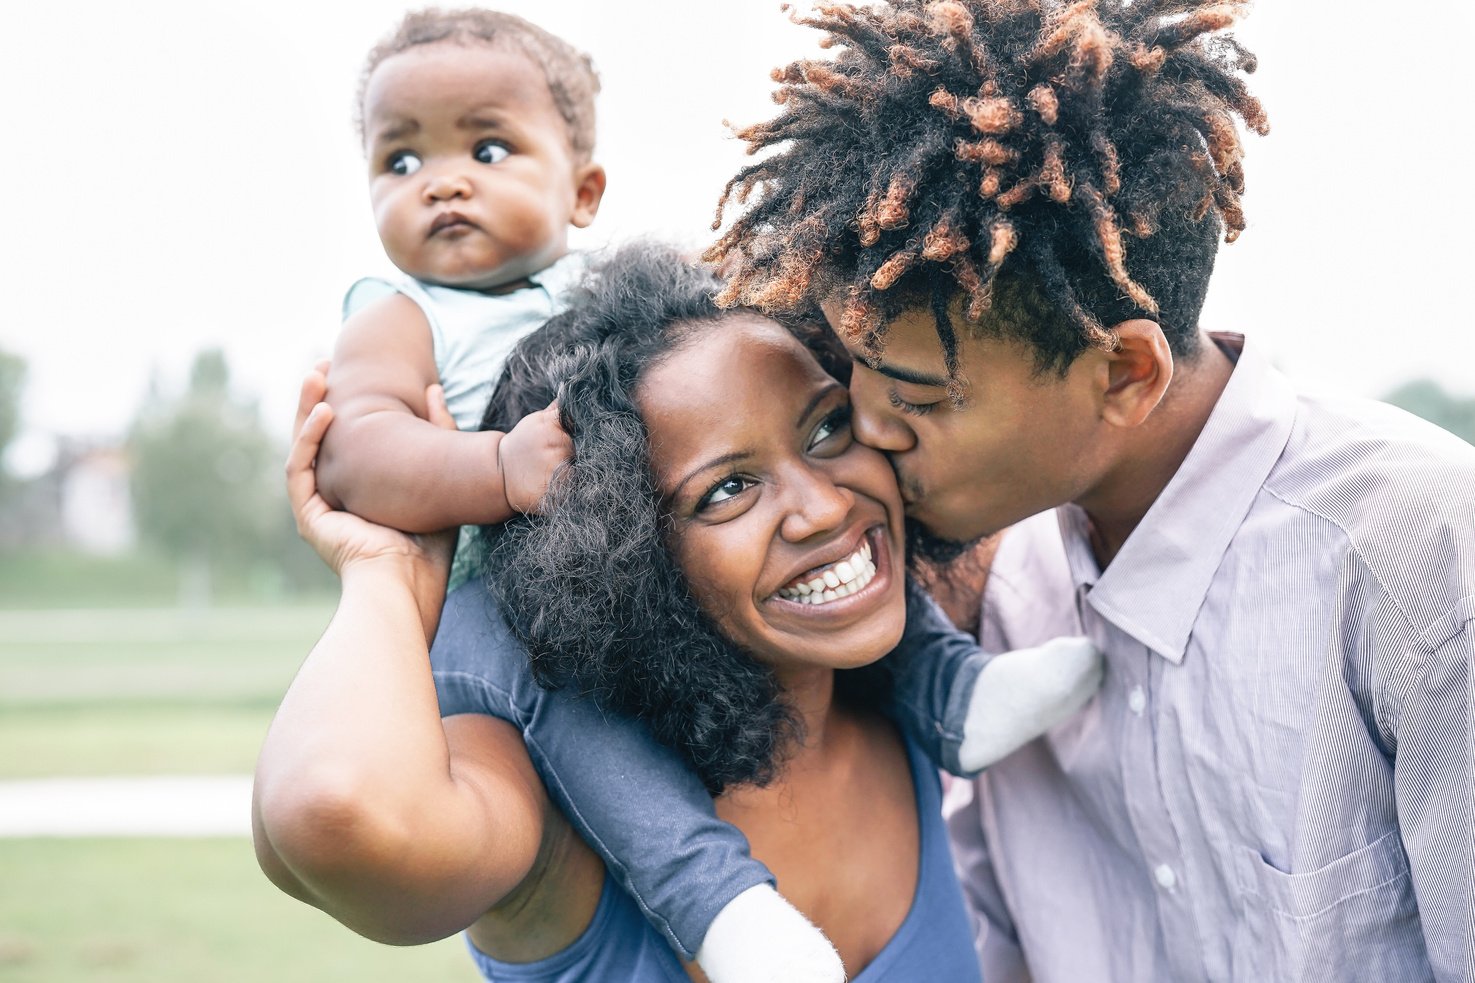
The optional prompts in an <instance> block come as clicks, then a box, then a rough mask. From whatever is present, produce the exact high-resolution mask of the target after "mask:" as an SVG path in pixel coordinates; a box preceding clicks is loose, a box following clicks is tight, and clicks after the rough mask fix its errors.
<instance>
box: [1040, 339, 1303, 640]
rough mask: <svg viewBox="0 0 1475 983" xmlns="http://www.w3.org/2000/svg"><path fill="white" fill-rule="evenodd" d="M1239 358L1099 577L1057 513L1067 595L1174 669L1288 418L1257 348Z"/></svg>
mask: <svg viewBox="0 0 1475 983" xmlns="http://www.w3.org/2000/svg"><path fill="white" fill-rule="evenodd" d="M1214 338H1215V339H1216V340H1217V341H1221V342H1223V343H1225V344H1227V345H1229V346H1231V347H1233V346H1236V345H1239V346H1242V350H1241V353H1240V356H1239V360H1238V362H1237V363H1236V364H1235V367H1234V371H1233V373H1232V374H1231V375H1230V377H1229V382H1228V384H1227V385H1226V386H1225V387H1224V392H1223V393H1221V394H1220V396H1219V400H1218V402H1217V403H1216V404H1215V405H1214V409H1213V412H1212V413H1210V414H1209V419H1208V422H1207V423H1206V424H1205V425H1204V429H1203V432H1202V433H1200V434H1199V437H1198V440H1196V441H1195V442H1194V444H1193V448H1192V449H1191V450H1190V451H1189V452H1188V456H1187V457H1186V458H1185V459H1184V461H1183V464H1182V465H1181V466H1180V467H1179V468H1178V471H1177V473H1176V474H1174V475H1173V478H1172V480H1171V481H1169V482H1168V484H1167V487H1165V488H1164V489H1163V491H1162V493H1161V494H1159V495H1158V497H1157V500H1156V501H1154V502H1153V504H1152V507H1151V508H1149V509H1148V511H1147V515H1145V516H1144V517H1143V519H1142V521H1141V522H1140V523H1139V524H1138V525H1137V528H1136V529H1134V530H1133V531H1132V533H1131V535H1130V536H1128V537H1127V541H1126V542H1125V543H1124V544H1122V548H1121V551H1120V552H1118V553H1117V555H1116V557H1115V558H1113V559H1112V561H1111V562H1110V563H1109V564H1107V567H1106V570H1105V571H1102V570H1100V568H1099V567H1098V566H1097V565H1096V559H1095V556H1094V555H1093V553H1092V552H1091V545H1090V538H1089V531H1090V523H1089V520H1088V519H1087V518H1086V514H1085V512H1084V511H1083V510H1082V509H1081V508H1080V507H1079V506H1075V505H1068V506H1065V507H1063V508H1061V509H1060V510H1059V514H1060V532H1061V537H1062V538H1063V539H1064V541H1065V550H1066V556H1067V558H1068V560H1069V562H1070V568H1071V574H1072V576H1073V577H1074V578H1075V582H1076V585H1077V587H1078V588H1079V587H1085V588H1088V589H1089V590H1088V593H1087V597H1086V601H1087V603H1089V604H1090V605H1091V607H1093V608H1095V609H1096V611H1097V612H1098V613H1100V614H1101V615H1102V617H1104V618H1106V619H1107V620H1109V621H1111V622H1112V623H1113V624H1115V625H1116V626H1117V627H1119V628H1121V629H1122V630H1123V631H1125V632H1127V633H1128V634H1130V635H1132V637H1134V638H1136V639H1138V640H1139V641H1141V642H1142V643H1143V644H1145V645H1146V646H1147V647H1148V648H1150V649H1152V650H1153V651H1154V652H1157V653H1158V654H1159V655H1161V656H1162V657H1163V658H1165V659H1167V660H1168V661H1170V662H1173V663H1180V662H1182V661H1183V654H1184V652H1185V651H1186V649H1187V648H1188V639H1189V636H1190V635H1191V634H1192V632H1193V624H1194V621H1196V620H1197V618H1198V611H1199V608H1200V607H1202V605H1203V601H1204V597H1205V596H1206V595H1207V594H1208V591H1209V586H1210V584H1211V583H1212V582H1213V579H1214V573H1215V572H1216V571H1217V570H1218V568H1219V563H1220V561H1221V560H1222V559H1223V558H1224V552H1225V550H1227V549H1228V548H1229V543H1230V541H1231V540H1232V539H1233V538H1234V534H1235V533H1236V532H1237V531H1238V530H1239V527H1240V525H1241V524H1242V523H1243V522H1244V518H1245V516H1246V515H1247V514H1248V513H1249V510H1250V506H1251V505H1252V504H1253V502H1254V500H1255V496H1256V495H1257V494H1258V493H1259V491H1260V488H1261V486H1262V485H1263V484H1264V483H1265V479H1266V478H1267V477H1268V476H1269V475H1270V470H1271V468H1273V467H1274V466H1275V462H1276V461H1278V460H1279V459H1280V455H1281V452H1282V451H1284V450H1285V446H1286V441H1288V440H1289V439H1290V435H1291V427H1292V425H1293V424H1294V422H1295V417H1296V395H1295V392H1294V391H1293V390H1292V389H1291V386H1290V383H1289V382H1287V381H1286V379H1285V377H1284V376H1282V375H1281V374H1280V373H1279V372H1277V371H1275V369H1274V368H1272V367H1271V365H1270V364H1269V362H1268V360H1267V359H1266V358H1265V356H1264V354H1263V353H1262V352H1261V351H1260V349H1259V347H1258V346H1257V345H1255V344H1252V343H1250V342H1248V341H1246V340H1245V338H1244V337H1243V336H1241V335H1228V334H1222V335H1214Z"/></svg>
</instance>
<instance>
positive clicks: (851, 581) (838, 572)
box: [778, 542, 876, 604]
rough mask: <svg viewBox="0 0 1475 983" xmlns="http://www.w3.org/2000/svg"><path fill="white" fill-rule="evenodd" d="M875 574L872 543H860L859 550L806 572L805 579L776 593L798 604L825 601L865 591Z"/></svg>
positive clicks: (822, 602) (821, 602)
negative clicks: (818, 568)
mask: <svg viewBox="0 0 1475 983" xmlns="http://www.w3.org/2000/svg"><path fill="white" fill-rule="evenodd" d="M875 576H876V564H875V563H874V562H873V561H872V560H871V544H870V543H869V542H863V543H861V544H860V549H858V550H856V551H855V552H854V553H852V554H850V555H849V556H847V557H846V558H845V559H843V560H840V561H839V562H837V563H832V564H830V565H829V566H827V567H824V568H823V569H820V570H817V571H815V572H814V573H810V574H806V575H805V579H804V580H799V581H795V582H794V583H792V584H790V585H789V586H787V587H783V588H780V589H779V591H778V596H779V597H782V598H783V599H784V600H787V601H794V602H796V603H799V604H824V603H826V602H829V601H835V600H839V599H840V598H842V597H849V596H850V595H851V594H854V593H855V592H856V591H860V590H864V589H865V586H866V585H867V584H869V583H870V582H871V580H872V579H874V578H875Z"/></svg>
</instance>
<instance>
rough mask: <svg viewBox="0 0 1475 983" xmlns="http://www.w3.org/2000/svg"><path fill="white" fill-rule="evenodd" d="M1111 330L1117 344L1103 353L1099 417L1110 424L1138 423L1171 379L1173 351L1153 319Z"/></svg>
mask: <svg viewBox="0 0 1475 983" xmlns="http://www.w3.org/2000/svg"><path fill="white" fill-rule="evenodd" d="M1112 330H1113V331H1114V332H1115V333H1116V336H1117V338H1118V340H1119V342H1120V343H1119V344H1118V345H1117V350H1116V351H1114V352H1110V353H1108V354H1107V355H1106V374H1107V381H1106V391H1105V392H1104V393H1103V394H1102V407H1101V417H1102V419H1103V420H1105V421H1106V422H1107V423H1110V424H1112V425H1113V426H1118V427H1136V426H1140V425H1141V424H1142V423H1143V421H1145V420H1146V419H1147V418H1148V417H1149V416H1150V415H1151V414H1152V411H1153V410H1154V409H1156V408H1157V405H1158V403H1160V402H1162V399H1163V394H1164V393H1166V392H1167V391H1168V384H1169V383H1170V382H1172V381H1173V350H1172V349H1171V348H1170V347H1169V346H1168V339H1167V338H1166V337H1164V336H1163V329H1162V328H1161V327H1160V326H1159V325H1158V323H1157V322H1156V321H1149V320H1147V319H1146V318H1136V319H1133V320H1131V321H1123V322H1122V323H1121V324H1118V325H1116V326H1115V327H1113V328H1112Z"/></svg>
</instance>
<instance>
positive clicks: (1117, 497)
mask: <svg viewBox="0 0 1475 983" xmlns="http://www.w3.org/2000/svg"><path fill="white" fill-rule="evenodd" d="M1233 372H1234V363H1233V362H1232V361H1231V360H1230V358H1229V356H1228V355H1226V354H1225V353H1224V351H1223V349H1221V348H1220V347H1219V345H1218V343H1217V342H1215V341H1214V340H1213V339H1212V338H1210V337H1209V336H1208V335H1203V336H1202V346H1201V348H1200V350H1199V353H1198V356H1197V358H1195V359H1194V360H1193V361H1191V362H1180V363H1178V364H1177V365H1175V366H1174V373H1173V382H1172V384H1171V385H1170V386H1169V387H1168V391H1167V393H1166V394H1165V395H1164V396H1163V400H1162V402H1161V403H1160V404H1158V406H1157V408H1156V409H1155V410H1153V412H1152V415H1151V416H1150V417H1148V419H1147V421H1146V422H1144V423H1143V424H1142V425H1141V426H1139V427H1137V428H1135V429H1134V430H1132V431H1131V432H1130V433H1129V434H1127V436H1126V437H1125V440H1124V443H1123V446H1122V451H1121V453H1120V454H1119V455H1118V456H1117V462H1116V465H1115V466H1114V467H1113V468H1112V470H1111V471H1110V473H1108V475H1107V476H1106V478H1105V479H1104V480H1103V481H1101V482H1099V483H1098V484H1097V485H1096V487H1095V488H1093V489H1092V490H1091V492H1090V493H1089V494H1088V495H1086V496H1084V497H1082V498H1081V499H1079V500H1077V502H1076V504H1077V505H1080V506H1081V507H1082V508H1083V509H1085V511H1086V515H1087V517H1088V518H1089V519H1090V520H1091V549H1092V551H1093V552H1094V553H1095V554H1096V562H1097V564H1098V565H1099V566H1100V567H1101V569H1103V570H1104V569H1106V566H1107V564H1109V563H1110V562H1111V561H1112V558H1113V557H1115V556H1116V555H1117V553H1118V552H1119V551H1120V550H1121V548H1122V544H1123V543H1125V542H1126V541H1127V537H1128V536H1130V535H1131V534H1132V531H1133V530H1134V529H1136V528H1137V524H1138V523H1139V522H1141V521H1142V518H1143V516H1145V515H1146V514H1147V511H1148V509H1150V508H1152V503H1153V502H1155V501H1157V498H1158V496H1159V495H1161V494H1162V492H1163V489H1164V488H1166V487H1167V486H1168V482H1170V481H1172V480H1173V476H1174V475H1175V474H1177V473H1178V469H1179V467H1181V466H1182V464H1183V461H1184V459H1185V458H1187V457H1188V452H1189V451H1191V450H1192V449H1193V445H1194V443H1195V442H1196V441H1197V440H1198V436H1199V434H1200V433H1202V432H1203V429H1204V425H1205V424H1206V423H1208V420H1209V415H1210V414H1211V413H1213V412H1214V407H1215V405H1217V403H1218V402H1219V396H1220V395H1221V394H1222V393H1223V392H1224V387H1225V386H1226V385H1228V383H1229V377H1230V375H1231V374H1232V373H1233Z"/></svg>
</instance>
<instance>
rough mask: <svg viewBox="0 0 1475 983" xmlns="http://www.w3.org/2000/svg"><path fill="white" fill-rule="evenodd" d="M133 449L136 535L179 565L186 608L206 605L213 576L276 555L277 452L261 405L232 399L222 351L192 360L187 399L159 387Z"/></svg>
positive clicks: (133, 437)
mask: <svg viewBox="0 0 1475 983" xmlns="http://www.w3.org/2000/svg"><path fill="white" fill-rule="evenodd" d="M128 444H129V451H130V454H131V456H132V459H133V480H132V485H133V489H132V490H133V509H134V518H135V520H136V522H137V523H138V531H139V534H140V536H141V537H142V538H143V539H144V540H145V541H146V542H149V543H151V544H152V545H154V546H156V547H157V548H159V549H160V550H162V551H163V552H164V553H165V554H166V555H168V556H170V557H172V558H173V559H174V560H175V561H176V562H177V563H178V564H179V566H180V596H181V599H182V600H183V601H185V602H186V603H190V604H203V603H206V602H208V600H209V598H210V594H211V584H212V579H213V574H216V573H218V572H220V571H222V570H224V569H226V568H227V567H232V568H237V569H249V568H251V567H253V566H255V565H257V564H259V563H260V562H261V561H262V560H264V559H267V558H268V557H269V556H270V554H271V553H272V552H274V550H275V549H277V548H279V547H280V542H281V536H280V533H279V529H280V525H281V516H282V513H283V512H284V511H285V509H286V505H285V502H284V495H283V493H282V490H281V482H280V480H279V468H278V467H277V463H278V460H279V452H278V450H277V448H276V447H275V446H274V444H273V442H272V441H271V439H270V438H269V437H268V436H267V434H266V432H265V431H264V430H263V429H262V426H261V419H260V416H259V414H258V412H257V408H256V403H255V401H248V400H243V399H240V398H238V397H236V396H234V395H232V393H231V391H230V370H229V367H228V366H227V364H226V360H225V354H224V353H223V352H222V351H220V350H219V349H209V350H206V351H202V352H200V354H199V355H197V356H196V357H195V361H194V365H193V366H192V368H191V370H190V381H189V387H188V389H187V390H186V391H185V392H184V394H183V395H181V396H179V397H177V398H170V397H169V396H167V395H165V394H163V393H162V392H161V391H160V390H159V388H158V387H157V386H155V387H154V388H153V391H152V392H151V394H150V396H149V398H148V400H147V401H146V402H145V404H144V406H143V409H142V410H141V411H140V412H139V415H138V419H137V420H135V421H134V424H133V427H132V430H131V432H130V434H129V439H128Z"/></svg>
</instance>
